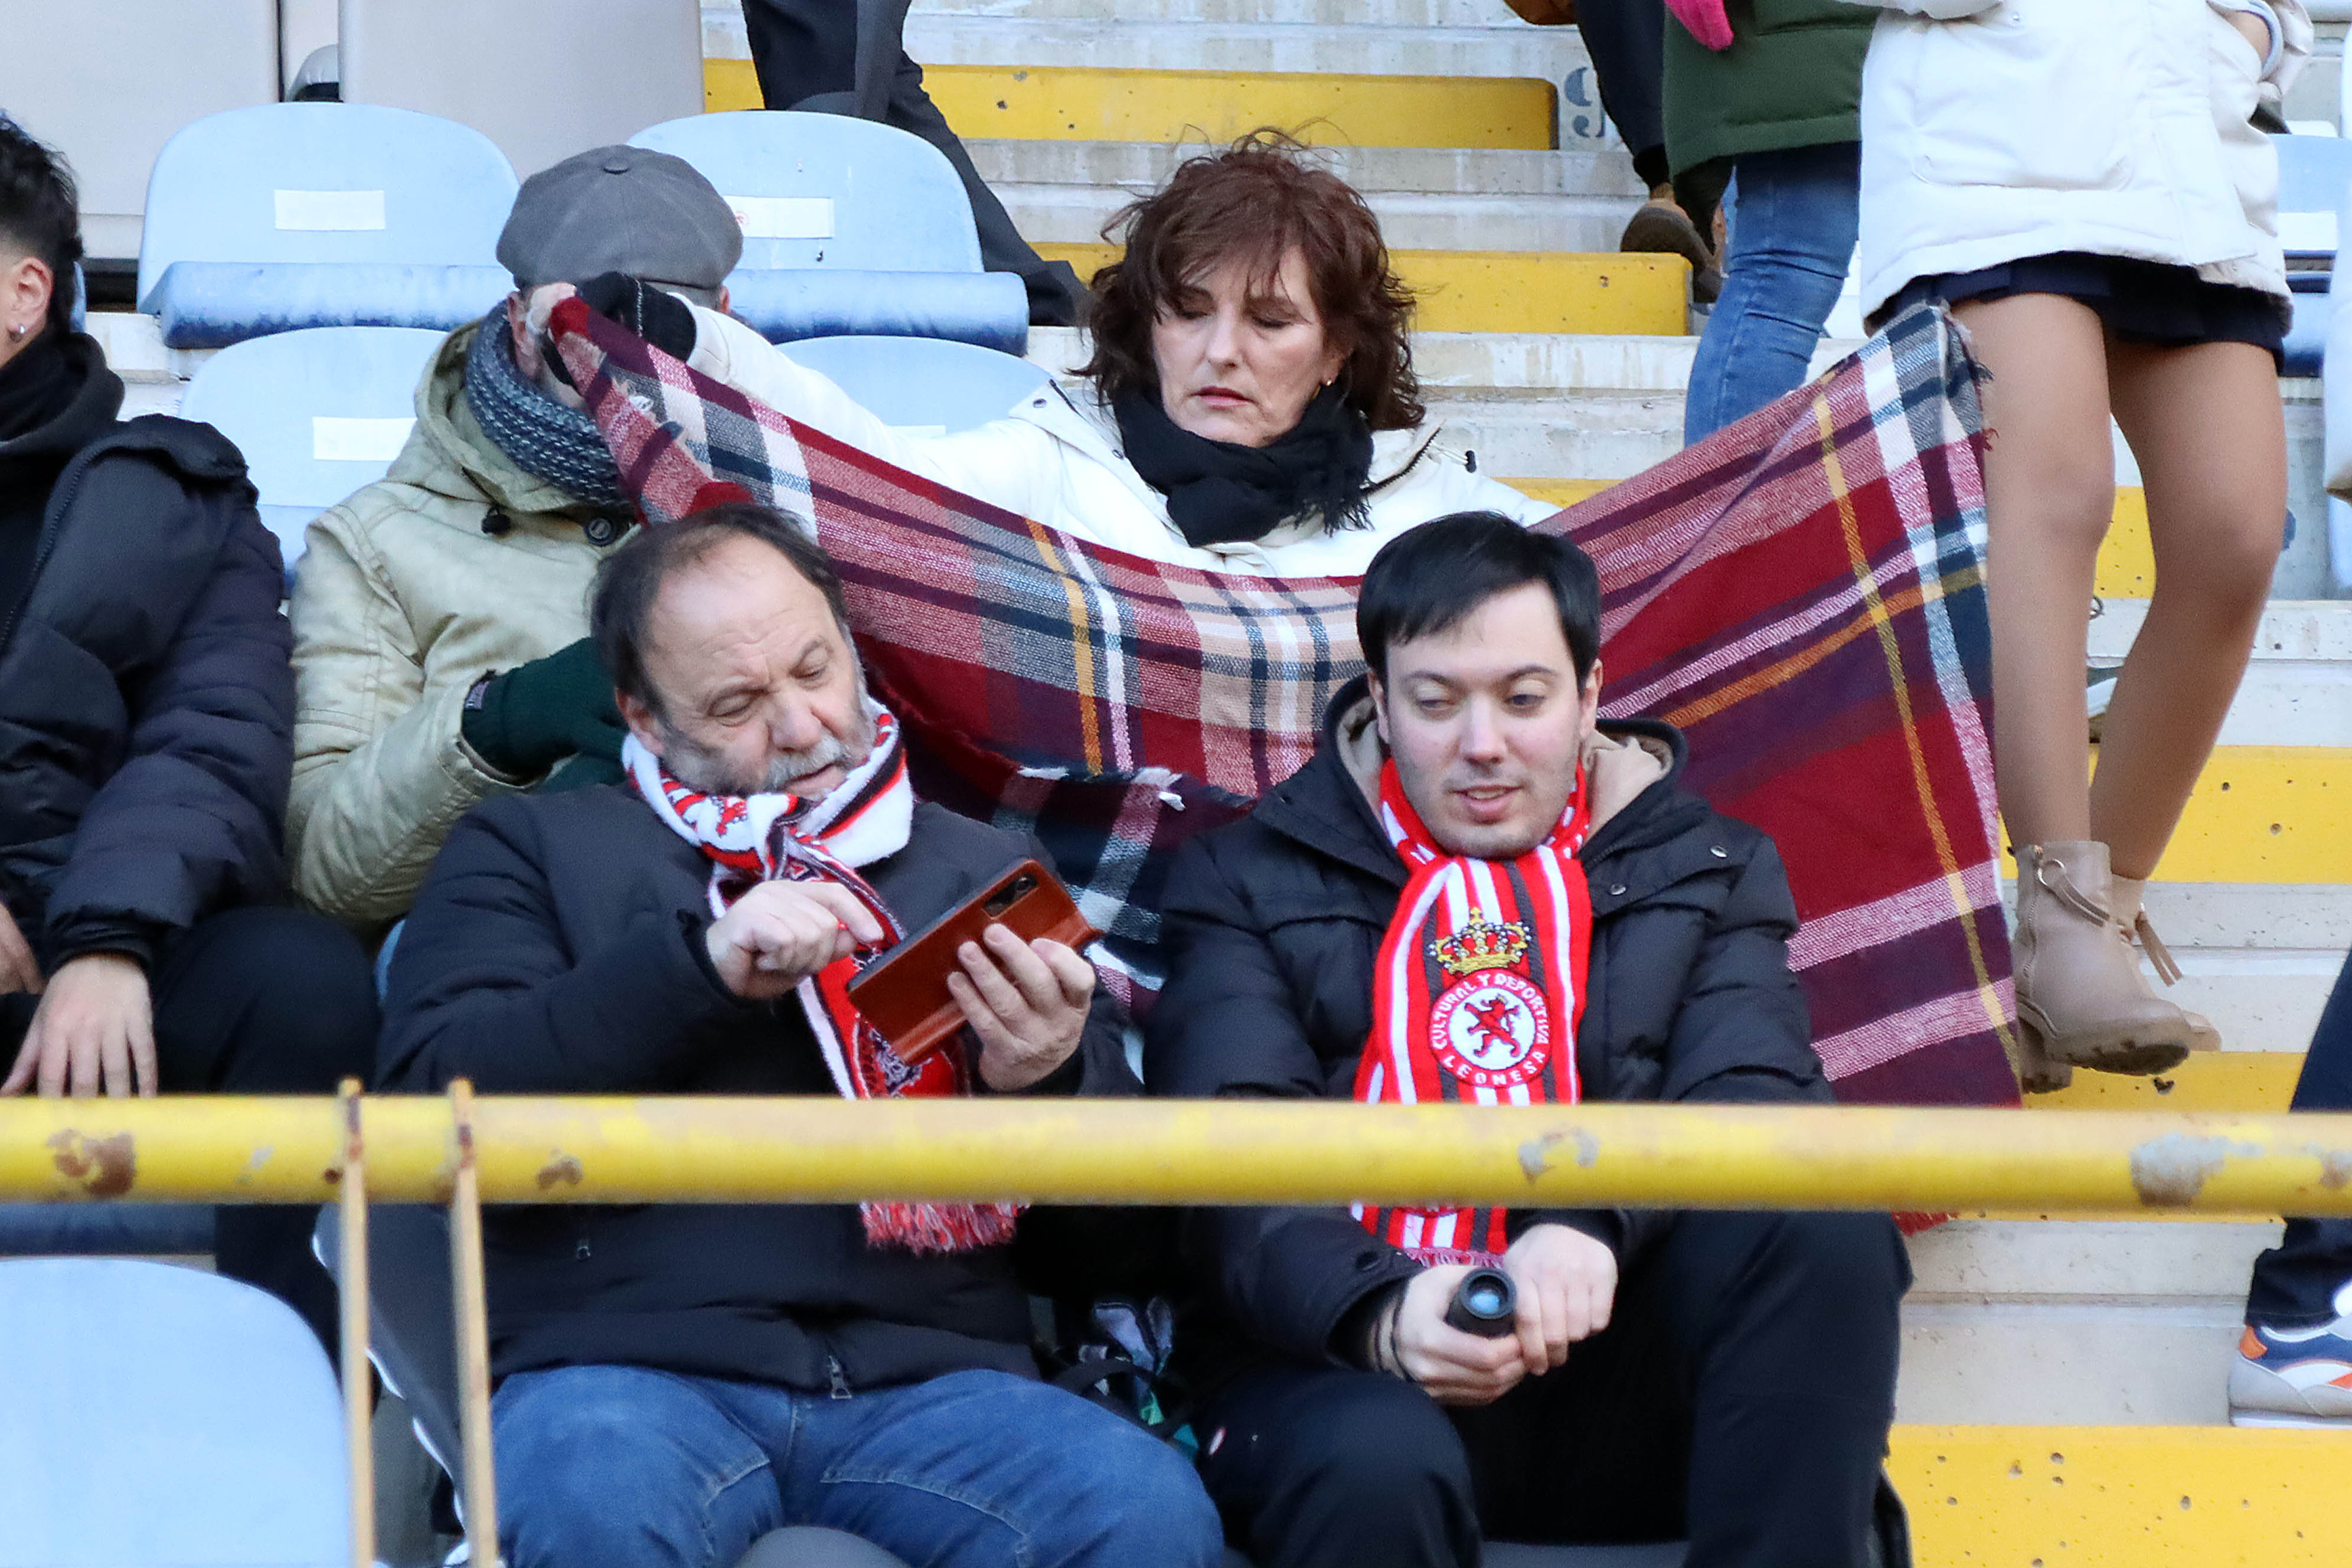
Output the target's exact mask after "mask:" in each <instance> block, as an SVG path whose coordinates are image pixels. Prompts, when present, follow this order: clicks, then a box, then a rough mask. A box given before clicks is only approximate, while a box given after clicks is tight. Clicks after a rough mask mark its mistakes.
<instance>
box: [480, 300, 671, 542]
mask: <svg viewBox="0 0 2352 1568" xmlns="http://www.w3.org/2000/svg"><path fill="white" fill-rule="evenodd" d="M466 406H467V407H468V408H471V409H472V410H473V411H474V417H475V419H477V420H478V421H479V422H480V424H481V426H482V433H483V434H484V435H486V436H488V437H489V438H490V441H491V443H492V444H493V445H494V446H496V447H498V449H499V451H501V452H503V453H505V454H506V457H507V460H508V461H509V462H511V463H513V464H514V466H515V467H516V468H520V469H521V470H522V471H523V472H524V473H526V474H529V475H530V476H531V477H532V478H533V479H544V480H546V481H547V482H548V483H549V484H551V485H553V486H555V487H556V488H558V489H561V490H562V491H563V492H564V493H565V494H566V495H573V496H578V497H579V498H580V499H581V500H584V501H591V502H593V503H595V504H596V505H598V506H600V507H609V508H612V509H614V510H619V511H624V512H625V511H627V510H629V507H630V502H629V498H628V495H627V492H626V491H625V490H623V489H622V488H621V469H620V467H619V465H618V464H616V463H614V461H613V454H612V451H611V449H610V448H609V447H606V446H605V445H604V437H603V436H601V435H599V434H598V433H597V430H596V422H595V421H594V420H593V419H591V418H590V417H589V416H587V415H586V414H585V413H583V412H582V411H581V410H579V409H576V408H566V407H565V406H564V405H562V404H561V403H558V402H557V401H556V400H555V399H554V398H552V397H551V396H549V395H548V394H547V393H546V392H545V391H544V390H543V389H542V388H541V386H540V385H539V384H538V383H537V382H534V381H532V380H531V379H530V377H529V376H527V375H525V374H522V371H521V369H520V367H519V366H518V365H517V364H516V363H515V357H514V338H513V335H512V334H511V333H510V332H509V331H508V328H507V308H506V306H504V305H500V306H499V308H498V309H496V310H492V311H491V312H490V313H489V314H488V315H487V316H485V317H483V318H482V326H481V330H480V331H478V332H476V333H475V334H474V345H473V347H472V349H471V350H469V351H468V352H467V355H466Z"/></svg>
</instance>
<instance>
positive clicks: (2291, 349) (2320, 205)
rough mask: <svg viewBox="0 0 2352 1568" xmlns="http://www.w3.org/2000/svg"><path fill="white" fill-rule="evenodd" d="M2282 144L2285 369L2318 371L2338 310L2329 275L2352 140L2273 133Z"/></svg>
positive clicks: (2351, 167) (2347, 187)
mask: <svg viewBox="0 0 2352 1568" xmlns="http://www.w3.org/2000/svg"><path fill="white" fill-rule="evenodd" d="M2271 145H2272V146H2273V147H2274V148H2276V149H2277V150H2278V160H2279V200H2278V225H2279V241H2280V245H2281V247H2282V248H2283V249H2284V251H2285V252H2286V259H2287V267H2288V269H2289V270H2288V274H2287V282H2288V285H2289V287H2290V288H2292V289H2294V322H2293V324H2292V325H2290V326H2289V327H2288V328H2287V334H2286V374H2289V375H2317V374H2319V367H2320V361H2321V358H2322V356H2323V354H2324V353H2325V352H2326V344H2327V327H2328V322H2329V321H2330V320H2331V318H2332V317H2333V315H2334V313H2335V299H2334V296H2333V293H2332V291H2331V289H2330V288H2329V279H2330V278H2331V276H2332V275H2333V272H2334V269H2335V265H2336V246H2337V234H2338V230H2339V229H2340V227H2341V216H2340V215H2341V213H2342V211H2343V208H2344V205H2345V195H2346V193H2347V191H2352V141H2347V140H2345V139H2344V138H2342V137H2339V136H2273V137H2272V138H2271Z"/></svg>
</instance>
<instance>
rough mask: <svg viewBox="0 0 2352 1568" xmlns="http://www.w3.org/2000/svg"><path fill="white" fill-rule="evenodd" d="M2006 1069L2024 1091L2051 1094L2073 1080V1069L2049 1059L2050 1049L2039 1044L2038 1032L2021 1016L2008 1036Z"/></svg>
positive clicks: (2040, 1037)
mask: <svg viewBox="0 0 2352 1568" xmlns="http://www.w3.org/2000/svg"><path fill="white" fill-rule="evenodd" d="M2009 1070H2010V1071H2011V1072H2013V1073H2015V1074H2016V1075H2017V1087H2018V1088H2019V1089H2021V1090H2023V1091H2024V1092H2025V1093H2027V1094H2054V1093H2056V1092H2057V1091H2058V1090H2059V1089H2063V1088H2065V1087H2066V1086H2067V1085H2068V1084H2070V1083H2073V1082H2074V1068H2070V1067H2068V1066H2067V1065H2066V1064H2065V1063H2064V1062H2057V1061H2052V1060H2051V1059H2050V1053H2049V1052H2048V1051H2045V1050H2043V1049H2042V1035H2041V1032H2040V1031H2039V1030H2037V1029H2035V1028H2034V1026H2032V1025H2031V1024H2029V1023H2027V1022H2026V1021H2025V1020H2024V1019H2023V1018H2020V1019H2018V1021H2017V1027H2016V1029H2015V1030H2014V1031H2013V1032H2012V1033H2011V1035H2010V1039H2009Z"/></svg>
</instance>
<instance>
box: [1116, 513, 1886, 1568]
mask: <svg viewBox="0 0 2352 1568" xmlns="http://www.w3.org/2000/svg"><path fill="white" fill-rule="evenodd" d="M1357 620H1358V628H1359V632H1360V637H1361V641H1362V644H1363V647H1364V658H1365V660H1366V662H1367V663H1368V664H1369V665H1370V668H1371V671H1372V675H1371V678H1370V680H1364V679H1360V680H1358V681H1357V682H1355V683H1354V684H1352V685H1350V686H1349V687H1346V688H1344V689H1341V690H1340V691H1339V693H1338V695H1337V696H1336V697H1335V698H1334V699H1333V700H1332V703H1331V707H1330V716H1329V718H1328V721H1327V725H1326V729H1325V733H1324V740H1323V744H1322V745H1321V747H1320V748H1319V749H1318V751H1317V752H1316V754H1315V756H1314V758H1313V759H1312V760H1311V761H1309V762H1308V763H1307V765H1306V766H1305V767H1303V768H1301V769H1300V770H1299V771H1298V772H1297V773H1296V774H1294V775H1293V776H1292V777H1291V778H1290V779H1289V780H1287V781H1286V782H1285V783H1284V784H1280V785H1278V786H1276V788H1275V789H1274V790H1273V791H1271V792H1270V793H1268V794H1267V795H1265V797H1264V798H1263V799H1261V800H1260V801H1259V803H1258V805H1257V806H1256V808H1255V810H1254V811H1253V812H1252V813H1251V815H1250V816H1248V817H1247V818H1246V819H1244V821H1242V822H1239V823H1235V824H1234V825H1233V826H1229V827H1226V828H1223V829H1220V830H1216V831H1213V832H1211V833H1208V834H1206V835H1204V836H1202V837H1201V838H1199V839H1196V840H1194V841H1193V842H1192V844H1190V845H1188V846H1186V847H1185V848H1184V850H1183V851H1182V852H1181V854H1180V856H1179V858H1178V859H1177V862H1176V865H1175V868H1174V869H1173V870H1172V872H1171V876H1170V879H1169V885H1168V892H1167V897H1166V899H1165V901H1164V903H1163V906H1162V915H1163V918H1164V920H1165V921H1166V922H1167V923H1166V932H1167V935H1166V941H1167V944H1168V945H1167V953H1168V960H1169V973H1168V983H1167V986H1166V988H1165V989H1164V990H1163V991H1162V992H1161V993H1160V1000H1159V1004H1158V1005H1157V1006H1156V1007H1155V1008H1154V1010H1153V1011H1152V1013H1151V1015H1150V1019H1149V1020H1148V1023H1147V1031H1148V1034H1147V1044H1146V1049H1145V1058H1144V1079H1145V1083H1146V1086H1147V1088H1148V1089H1150V1092H1152V1093H1154V1094H1165V1095H1181V1096H1191V1097H1237V1098H1251V1099H1330V1100H1349V1099H1364V1100H1391V1101H1393V1100H1424V1101H1426V1100H1460V1101H1464V1102H1470V1101H1474V1100H1475V1101H1481V1102H1484V1103H1488V1104H1495V1103H1504V1102H1508V1101H1512V1100H1517V1102H1520V1103H1526V1102H1528V1101H1529V1100H1538V1101H1539V1100H1552V1101H1555V1102H1558V1101H1565V1100H1575V1099H1582V1100H1669V1101H1698V1100H1710V1101H1734V1102H1775V1101H1778V1102H1820V1101H1826V1100H1829V1098H1830V1093H1829V1086H1828V1084H1827V1083H1826V1081H1825V1080H1824V1079H1823V1076H1822V1069H1821V1064H1820V1061H1819V1059H1818V1058H1816V1057H1815V1056H1814V1055H1813V1053H1812V1050H1811V1047H1810V1045H1809V1032H1808V1026H1807V1019H1806V1013H1805V1005H1804V999H1803V997H1802V996H1801V994H1800V993H1799V991H1798V987H1797V982H1796V979H1795V977H1794V976H1793V975H1791V974H1790V971H1789V964H1788V945H1787V944H1788V939H1789V937H1790V934H1791V933H1793V932H1794V931H1795V929H1796V925H1797V918H1796V910H1795V907H1794V905H1793V903H1792V902H1791V900H1790V893H1789V884H1788V879H1787V877H1786V875H1785V874H1784V873H1783V872H1782V870H1781V868H1780V858H1779V856H1778V855H1777V854H1776V853H1775V851H1774V849H1773V847H1772V843H1771V841H1770V839H1769V838H1768V837H1765V836H1764V835H1763V834H1762V833H1760V832H1759V831H1758V830H1757V829H1755V828H1753V827H1750V826H1748V825H1746V824H1745V823H1741V822H1737V821H1734V820H1733V819H1731V818H1729V817H1727V816H1720V815H1718V814H1717V812H1715V811H1714V810H1713V809H1712V808H1710V807H1709V806H1708V805H1706V802H1704V801H1702V800H1700V799H1699V798H1698V797H1697V796H1696V795H1691V794H1689V793H1687V792H1685V791H1684V790H1682V789H1680V788H1678V787H1676V784H1675V776H1676V774H1678V773H1680V771H1681V768H1682V762H1683V742H1682V737H1681V735H1680V734H1679V732H1677V731H1675V730H1674V729H1673V728H1672V727H1671V726H1669V725H1665V724H1662V723H1656V722H1652V721H1626V722H1622V723H1621V722H1606V723H1600V724H1598V725H1597V726H1596V724H1595V722H1594V716H1595V714H1596V713H1597V711H1598V706H1599V699H1600V668H1599V664H1598V657H1597V650H1598V645H1599V641H1600V635H1599V627H1600V599H1599V592H1598V587H1597V584H1596V580H1595V577H1594V574H1593V569H1592V565H1591V562H1589V561H1588V560H1586V559H1585V557H1584V555H1583V553H1582V552H1580V551H1579V550H1577V549H1576V548H1575V546H1573V545H1571V544H1570V543H1568V542H1566V541H1564V540H1560V539H1557V538H1552V537H1549V536H1546V535H1543V534H1538V533H1535V532H1531V531H1526V530H1522V529H1520V528H1519V527H1517V526H1516V525H1515V524H1512V523H1510V522H1509V521H1507V520H1505V519H1503V518H1500V517H1497V516H1494V515H1492V514H1486V515H1477V514H1471V515H1465V516H1458V517H1453V518H1444V519H1440V520H1439V521H1434V522H1431V523H1427V524H1424V525H1423V526H1422V527H1421V528H1418V529H1415V530H1413V531H1411V532H1409V533H1404V534H1401V535H1399V536H1398V537H1397V538H1396V539H1395V540H1394V541H1392V542H1391V543H1390V544H1388V545H1387V546H1386V547H1385V548H1384V549H1382V551H1381V553H1380V555H1379V556H1378V557H1376V558H1375V559H1374V560H1373V562H1372V565H1371V569H1370V571H1369V572H1368V573H1367V574H1365V577H1364V583H1363V590H1362V597H1361V599H1360V602H1359V605H1358V610H1357ZM1384 683H1385V684H1384ZM1572 785H1573V789H1572V788H1571V786H1572ZM1376 801H1377V803H1378V804H1377V805H1375V802H1376ZM1422 867H1427V868H1428V870H1427V871H1426V872H1425V873H1424V872H1422V871H1419V870H1416V869H1414V868H1422ZM1449 879H1453V880H1449ZM1578 884H1581V885H1582V887H1583V888H1584V889H1586V892H1585V893H1584V894H1582V895H1578V894H1576V893H1575V892H1574V890H1573V889H1575V888H1576V887H1577V885H1578ZM1577 935H1580V936H1581V937H1582V939H1583V940H1582V942H1579V941H1576V940H1573V937H1574V936H1577ZM1580 947H1581V948H1582V950H1583V952H1584V954H1585V957H1584V958H1583V959H1582V961H1581V962H1580V961H1579V959H1578V958H1577V956H1576V954H1577V952H1578V951H1579V948H1580ZM1579 969H1581V971H1582V973H1578V971H1579ZM1579 1010H1580V1015H1581V1016H1580V1017H1576V1014H1577V1012H1578V1011H1579ZM1572 1018H1573V1019H1574V1020H1575V1021H1574V1022H1573V1023H1572V1024H1571V1022H1570V1020H1571V1019H1572ZM1563 1046H1564V1047H1567V1048H1566V1049H1565V1050H1562V1049H1561V1047H1563ZM1404 1082H1410V1083H1411V1084H1412V1091H1411V1092H1409V1093H1400V1092H1398V1091H1397V1090H1396V1089H1395V1088H1394V1087H1393V1086H1394V1085H1396V1084H1399V1083H1404ZM1184 1252H1185V1259H1186V1262H1187V1264H1188V1265H1189V1266H1190V1268H1191V1270H1192V1276H1193V1296H1192V1300H1190V1301H1189V1302H1188V1304H1187V1308H1186V1313H1185V1317H1184V1320H1183V1321H1182V1324H1181V1327H1180V1331H1179V1339H1178V1346H1179V1356H1180V1366H1179V1370H1180V1371H1181V1372H1183V1373H1188V1374H1189V1375H1190V1377H1191V1379H1192V1381H1193V1382H1194V1384H1195V1385H1196V1386H1197V1387H1198V1388H1199V1389H1200V1390H1201V1392H1202V1407H1201V1411H1200V1414H1199V1415H1197V1416H1196V1417H1195V1420H1194V1426H1195V1428H1196V1430H1197V1431H1198V1432H1199V1433H1200V1436H1201V1439H1202V1462H1201V1472H1202V1480H1203V1481H1204V1482H1205V1483H1206V1484H1207V1486H1208V1489H1209V1493H1210V1496H1211V1497H1213V1499H1215V1500H1216V1502H1217V1504H1218V1507H1219V1508H1220V1509H1221V1510H1223V1515H1224V1521H1225V1528H1226V1532H1227V1537H1228V1539H1229V1540H1231V1541H1232V1542H1234V1543H1235V1544H1236V1545H1238V1546H1240V1547H1241V1548H1242V1549H1243V1550H1244V1551H1245V1552H1247V1553H1248V1554H1249V1556H1250V1558H1251V1560H1252V1561H1253V1562H1254V1563H1256V1564H1258V1568H1325V1565H1328V1568H1341V1565H1345V1568H1455V1565H1457V1564H1459V1565H1468V1564H1474V1563H1477V1562H1478V1561H1479V1552H1480V1542H1481V1538H1482V1536H1483V1537H1485V1538H1487V1539H1499V1540H1505V1541H1543V1542H1640V1541H1659V1540H1675V1539H1680V1538H1682V1537H1683V1536H1685V1534H1687V1536H1688V1538H1689V1540H1690V1542H1691V1547H1690V1563H1692V1565H1693V1568H1727V1565H1729V1564H1741V1565H1752V1568H1766V1565H1768V1564H1769V1565H1773V1568H1780V1565H1785V1564H1790V1563H1806V1564H1809V1565H1819V1568H1832V1565H1835V1564H1853V1565H1854V1568H1860V1565H1861V1564H1863V1563H1865V1562H1869V1561H1872V1560H1873V1559H1871V1558H1870V1557H1869V1555H1868V1552H1869V1551H1870V1547H1869V1544H1868V1543H1869V1542H1870V1540H1871V1539H1872V1536H1873V1534H1874V1532H1881V1531H1886V1530H1887V1529H1888V1526H1887V1525H1886V1523H1885V1521H1884V1520H1883V1519H1875V1518H1874V1514H1875V1513H1876V1512H1877V1511H1878V1510H1882V1509H1884V1507H1885V1504H1883V1503H1880V1502H1879V1501H1878V1500H1877V1490H1878V1472H1879V1465H1880V1459H1881V1458H1882V1457H1883V1455H1884V1454H1885V1443H1886V1432H1887V1425H1888V1423H1889V1421H1890V1420H1891V1419H1892V1418H1893V1414H1894V1395H1895V1361H1896V1350H1897V1343H1898V1325H1897V1316H1896V1314H1897V1306H1898V1302H1899V1300H1900V1299H1901V1297H1902V1294H1903V1291H1904V1289H1906V1287H1907V1285H1908V1283H1909V1270H1908V1267H1907V1264H1906V1259H1905V1257H1904V1250H1903V1245H1902V1242H1901V1240H1900V1239H1899V1238H1898V1237H1897V1236H1896V1233H1895V1226H1894V1222H1893V1221H1892V1220H1890V1219H1889V1218H1888V1217H1887V1216H1885V1215H1843V1214H1769V1213H1757V1214H1717V1213H1700V1212H1664V1211H1643V1210H1622V1209H1618V1210H1609V1209H1579V1210H1563V1209H1534V1208H1530V1209H1518V1208H1513V1209H1510V1210H1508V1211H1496V1210H1493V1209H1473V1210H1454V1211H1447V1210H1433V1211H1416V1210H1411V1209H1404V1208H1391V1209H1373V1208H1368V1209H1366V1210H1365V1211H1364V1212H1363V1213H1362V1214H1361V1215H1351V1214H1350V1213H1349V1211H1348V1210H1347V1209H1343V1208H1328V1209H1324V1208H1301V1207H1289V1208H1255V1209H1247V1208H1226V1209H1196V1210H1194V1211H1192V1213H1191V1214H1190V1215H1189V1216H1188V1217H1187V1219H1186V1222H1185V1238H1184ZM1477 1264H1490V1265H1492V1266H1495V1267H1499V1268H1502V1269H1504V1270H1505V1271H1506V1272H1507V1273H1508V1274H1509V1275H1510V1277H1511V1279H1512V1281H1513V1284H1514V1285H1515V1286H1516V1288H1517V1319H1516V1321H1515V1322H1514V1323H1513V1325H1512V1331H1510V1332H1507V1334H1505V1335H1504V1336H1503V1337H1500V1338H1494V1339H1482V1338H1477V1337H1474V1336H1472V1335H1470V1334H1467V1333H1465V1332H1463V1331H1460V1330H1458V1329H1455V1328H1454V1327H1451V1326H1449V1325H1448V1324H1447V1323H1446V1322H1445V1321H1444V1314H1445V1311H1446V1306H1447V1301H1448V1300H1449V1298H1450V1297H1451V1296H1452V1295H1453V1293H1454V1290H1455V1289H1457V1288H1458V1287H1459V1285H1460V1283H1461V1281H1462V1280H1463V1279H1465V1277H1466V1276H1467V1274H1468V1272H1469V1268H1470V1267H1471V1266H1473V1265H1477ZM1185 1358H1189V1360H1186V1359H1185ZM1882 1539H1883V1538H1882ZM1899 1559H1900V1552H1886V1553H1885V1560H1890V1561H1895V1560H1899Z"/></svg>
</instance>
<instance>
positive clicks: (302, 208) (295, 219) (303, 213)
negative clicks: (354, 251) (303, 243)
mask: <svg viewBox="0 0 2352 1568" xmlns="http://www.w3.org/2000/svg"><path fill="white" fill-rule="evenodd" d="M278 227H280V228H304V229H359V228H382V227H383V192H382V191H280V192H278Z"/></svg>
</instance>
